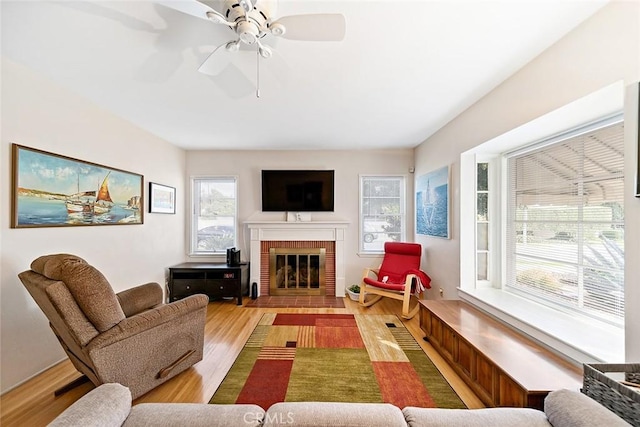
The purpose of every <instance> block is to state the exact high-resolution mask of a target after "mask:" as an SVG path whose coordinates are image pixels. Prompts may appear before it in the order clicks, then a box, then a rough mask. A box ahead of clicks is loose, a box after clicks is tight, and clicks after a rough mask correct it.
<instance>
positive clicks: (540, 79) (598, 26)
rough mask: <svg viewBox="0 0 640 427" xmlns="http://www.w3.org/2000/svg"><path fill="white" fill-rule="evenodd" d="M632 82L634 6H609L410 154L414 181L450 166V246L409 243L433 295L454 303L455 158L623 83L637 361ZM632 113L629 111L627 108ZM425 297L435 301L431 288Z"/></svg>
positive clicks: (636, 53)
mask: <svg viewBox="0 0 640 427" xmlns="http://www.w3.org/2000/svg"><path fill="white" fill-rule="evenodd" d="M639 79H640V3H638V2H612V3H611V4H609V5H607V6H606V7H604V8H603V9H602V10H601V11H599V12H598V13H596V14H595V15H594V16H593V17H592V18H591V19H589V20H587V21H586V22H584V23H583V24H582V25H581V26H579V27H578V28H577V29H575V30H574V31H572V32H571V33H569V34H568V35H567V36H566V37H565V38H563V39H562V40H560V41H559V42H558V43H556V44H555V45H554V46H552V47H551V48H549V49H548V50H547V51H545V52H544V53H542V54H541V55H540V56H539V57H537V58H536V59H534V60H533V61H531V62H530V63H529V64H528V65H526V66H525V67H524V68H523V69H521V70H520V71H519V72H518V73H516V74H515V75H513V76H512V77H511V78H509V79H508V80H507V81H505V82H504V83H503V84H501V85H500V86H498V87H497V88H496V89H495V90H493V91H492V92H490V93H489V94H488V95H486V96H485V97H484V98H483V99H481V100H480V101H479V102H477V103H476V104H475V105H473V106H472V107H470V108H469V109H468V110H466V111H465V112H464V113H463V114H461V115H459V116H458V117H456V118H455V119H454V120H452V121H451V122H450V123H449V124H447V126H445V127H444V128H442V129H441V130H440V131H438V132H437V133H436V134H435V135H433V136H432V137H430V138H429V139H427V140H426V141H424V142H423V143H422V144H421V145H420V146H419V147H418V148H417V149H416V150H415V162H416V175H417V176H419V175H420V174H423V173H425V172H428V171H431V170H434V169H437V168H439V167H441V166H443V165H447V164H449V165H451V166H452V169H453V171H452V177H453V178H452V188H451V198H452V205H453V209H452V211H453V212H452V218H451V220H452V236H453V237H452V239H450V240H443V239H435V238H428V237H426V236H420V235H418V236H416V239H417V241H418V242H419V243H422V244H423V245H424V246H425V247H426V248H427V251H428V256H427V265H426V270H427V271H428V272H429V274H430V275H431V276H432V278H433V279H434V280H433V284H434V288H435V289H437V288H439V287H442V288H443V289H444V297H445V298H456V295H457V292H456V288H457V287H458V286H459V284H460V274H459V269H460V261H461V260H460V215H459V212H460V203H459V189H460V182H459V180H460V178H459V177H460V154H461V153H462V152H464V151H466V150H469V149H471V148H473V147H476V146H478V145H479V144H482V143H484V142H486V141H488V140H490V139H492V138H495V137H497V136H499V135H501V134H503V133H505V132H507V131H509V130H511V129H515V128H517V127H519V126H520V125H522V124H525V123H527V122H529V121H531V120H533V119H535V118H537V117H540V116H542V115H544V114H546V113H549V112H551V111H553V110H555V109H557V108H559V107H562V106H563V105H565V104H568V103H570V102H572V101H575V100H577V99H579V98H581V97H583V96H586V95H588V94H590V93H592V92H595V91H597V90H598V89H601V88H603V87H605V86H608V85H610V84H612V83H615V82H616V81H619V80H622V81H624V83H625V85H626V86H629V88H628V89H627V91H626V92H627V95H628V96H629V100H628V101H627V103H626V107H625V108H626V109H625V128H626V136H625V138H626V143H625V144H626V145H625V149H626V150H627V153H629V155H628V156H626V164H625V174H626V181H625V184H626V199H625V215H626V225H625V226H626V233H625V251H626V253H625V257H626V261H627V262H626V270H625V273H626V298H625V300H626V304H627V307H626V312H627V317H626V334H627V340H626V354H627V359H628V360H638V359H640V339H638V337H640V315H639V314H638V313H640V286H638V281H639V278H640V264H638V262H637V260H638V259H640V247H639V245H638V242H639V241H640V225H639V224H640V199H636V198H635V197H633V195H632V192H631V187H632V185H633V180H634V179H635V170H636V169H635V167H636V166H635V165H636V161H635V159H634V158H637V157H635V153H636V147H637V140H636V139H635V129H636V128H637V120H638V113H637V101H635V100H633V97H635V96H637V95H636V94H637V89H636V88H635V87H631V85H636V84H637V81H638V80H639ZM634 108H635V109H634ZM428 294H429V295H428V297H429V298H438V295H437V293H436V292H435V291H434V290H433V289H432V290H431V291H429V292H428Z"/></svg>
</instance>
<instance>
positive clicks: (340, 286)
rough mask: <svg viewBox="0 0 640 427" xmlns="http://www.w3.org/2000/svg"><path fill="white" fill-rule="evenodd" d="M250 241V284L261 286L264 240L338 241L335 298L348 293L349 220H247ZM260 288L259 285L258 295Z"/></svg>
mask: <svg viewBox="0 0 640 427" xmlns="http://www.w3.org/2000/svg"><path fill="white" fill-rule="evenodd" d="M245 224H246V225H247V227H248V228H249V235H250V238H251V248H250V255H251V258H250V261H251V266H250V271H249V276H250V277H249V280H250V281H251V283H254V282H255V283H258V284H259V283H260V267H261V266H260V242H263V241H273V240H279V241H332V242H335V251H336V252H335V262H336V296H337V297H341V296H344V294H345V282H346V280H345V261H344V236H345V229H346V228H347V226H348V225H349V222H348V221H309V222H291V221H247V222H245ZM259 293H260V286H258V295H259Z"/></svg>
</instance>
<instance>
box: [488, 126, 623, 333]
mask: <svg viewBox="0 0 640 427" xmlns="http://www.w3.org/2000/svg"><path fill="white" fill-rule="evenodd" d="M621 123H622V124H623V125H624V117H623V115H622V114H615V115H613V116H609V117H602V118H600V119H596V120H593V121H591V122H589V123H585V124H583V125H581V126H578V127H575V128H573V129H568V130H566V131H565V132H560V133H558V134H556V135H550V136H549V137H547V138H542V139H539V140H538V141H536V142H532V143H530V144H525V145H522V146H520V147H518V148H516V149H513V150H510V151H507V152H505V153H502V154H501V155H500V157H501V162H502V164H503V173H502V177H501V183H500V185H501V187H502V189H501V199H502V200H501V205H502V206H501V209H502V212H503V216H502V218H503V219H502V220H501V221H500V226H499V230H498V232H499V233H500V236H501V239H502V241H503V242H504V244H503V248H502V250H501V264H500V267H501V270H502V273H503V276H502V280H501V286H500V287H499V288H500V289H501V290H502V291H503V292H506V293H511V294H514V295H518V296H520V297H522V298H525V299H527V300H529V301H531V302H534V303H539V304H542V305H544V306H546V307H549V308H551V309H553V310H557V311H558V312H562V313H568V314H572V313H573V314H577V315H580V316H586V317H590V318H593V319H595V320H596V321H599V322H606V323H610V324H612V325H615V326H618V327H622V328H623V327H624V310H623V317H622V318H621V319H618V320H615V319H614V318H613V317H608V316H605V315H597V314H594V313H593V312H591V311H589V310H587V309H585V308H581V307H573V306H571V305H569V304H565V303H561V302H559V301H557V300H554V297H549V298H545V297H544V296H543V295H541V294H538V293H535V292H529V291H527V290H524V289H521V288H518V287H515V286H512V285H510V284H509V279H508V277H509V274H510V272H511V270H510V264H509V259H508V258H509V251H510V249H511V248H512V246H511V245H512V244H513V245H514V246H513V248H515V242H510V241H508V235H509V234H510V233H511V234H513V235H515V233H513V229H515V224H511V223H509V222H508V221H509V220H510V217H509V215H508V213H507V212H508V205H509V203H510V193H509V191H510V190H509V187H510V182H509V177H508V174H509V170H508V167H507V162H508V161H509V159H513V158H518V157H522V156H526V155H527V154H528V153H532V152H536V151H539V150H543V149H545V148H551V147H554V146H556V145H558V144H564V143H566V142H567V141H569V140H571V139H573V138H576V137H580V136H584V135H588V134H592V133H595V132H598V131H599V130H601V129H605V128H608V127H611V126H615V125H617V124H621ZM622 170H623V171H624V168H622ZM622 179H624V177H622ZM622 203H623V206H624V197H623V198H622ZM576 224H578V225H577V227H578V228H581V227H583V226H585V225H586V226H589V225H590V222H589V221H588V220H586V219H584V218H583V219H582V220H581V221H579V222H576ZM577 243H578V244H579V245H583V246H584V242H583V241H581V240H580V241H578V242H577ZM583 246H580V247H579V248H578V256H579V257H581V255H580V254H581V252H582V250H584V247H583ZM623 250H624V249H623ZM516 255H517V254H516ZM513 262H515V259H514V261H513ZM576 267H577V268H578V271H579V273H578V274H579V275H581V273H580V272H581V271H582V270H584V269H586V268H588V266H586V265H585V264H584V260H581V259H578V262H577V264H576ZM511 274H515V273H514V272H511ZM622 275H623V278H624V271H622ZM476 286H477V285H476ZM581 286H583V285H582V284H580V286H579V287H581ZM579 305H581V304H579Z"/></svg>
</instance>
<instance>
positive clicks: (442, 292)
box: [440, 288, 444, 298]
mask: <svg viewBox="0 0 640 427" xmlns="http://www.w3.org/2000/svg"><path fill="white" fill-rule="evenodd" d="M442 297H444V289H442V288H440V298H442Z"/></svg>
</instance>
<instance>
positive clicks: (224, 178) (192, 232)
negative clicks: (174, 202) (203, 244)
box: [189, 175, 239, 256]
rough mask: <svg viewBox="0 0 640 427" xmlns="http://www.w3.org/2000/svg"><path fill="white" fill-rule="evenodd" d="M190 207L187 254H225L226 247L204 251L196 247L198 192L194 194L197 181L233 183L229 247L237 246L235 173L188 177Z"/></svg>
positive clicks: (197, 186) (236, 184) (236, 185)
mask: <svg viewBox="0 0 640 427" xmlns="http://www.w3.org/2000/svg"><path fill="white" fill-rule="evenodd" d="M190 181H191V182H190V184H191V190H190V197H191V200H190V207H191V212H190V216H189V222H190V225H189V256H226V248H224V249H220V250H217V251H216V250H214V251H206V250H201V249H198V216H199V215H198V205H199V194H196V191H197V189H198V188H199V185H198V183H199V182H206V181H217V182H220V183H222V182H231V183H233V186H234V188H233V191H234V201H235V203H234V210H233V230H234V236H233V245H232V246H231V247H237V246H238V235H239V232H238V231H239V230H238V177H237V176H235V175H205V176H192V177H191V179H190Z"/></svg>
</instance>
